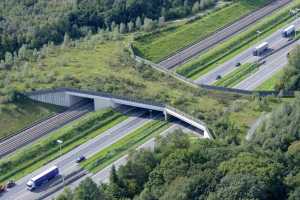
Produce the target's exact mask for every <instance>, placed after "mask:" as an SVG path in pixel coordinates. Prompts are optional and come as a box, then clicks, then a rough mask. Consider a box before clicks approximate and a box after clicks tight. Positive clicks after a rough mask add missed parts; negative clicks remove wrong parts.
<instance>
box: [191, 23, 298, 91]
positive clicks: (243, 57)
mask: <svg viewBox="0 0 300 200" xmlns="http://www.w3.org/2000/svg"><path fill="white" fill-rule="evenodd" d="M291 24H294V25H295V26H296V29H297V30H299V29H300V19H297V20H294V21H293V22H292V23H291ZM287 26H289V25H287ZM281 31H282V30H278V31H276V32H275V33H273V34H272V35H270V36H269V37H267V38H266V39H265V40H263V41H266V42H268V43H269V45H270V46H269V47H270V49H273V50H274V49H279V48H280V47H282V46H284V45H285V44H287V43H288V42H289V41H288V39H287V38H284V37H282V35H281ZM263 41H260V42H259V43H257V44H255V45H254V46H253V47H251V48H249V49H247V50H245V51H244V52H242V53H241V54H239V55H237V56H236V57H234V58H233V59H231V60H229V61H227V62H225V63H223V64H221V65H219V66H218V67H216V68H215V69H213V70H211V71H209V72H208V73H207V74H204V75H203V76H201V77H200V78H199V79H197V80H195V82H196V83H199V84H207V85H212V84H213V83H214V82H215V81H216V80H217V77H218V76H219V75H220V76H222V77H224V76H226V75H227V74H229V73H230V72H232V71H234V70H235V69H237V67H236V64H237V63H241V64H245V63H252V62H254V61H257V60H259V59H260V57H258V56H253V54H252V53H253V48H254V47H256V46H257V45H259V44H261V43H262V42H263ZM281 53H282V51H280V52H276V53H275V54H274V55H272V56H270V57H271V60H272V59H273V58H274V57H276V56H279V57H280V58H281V57H282V55H280V54H281ZM268 60H270V59H269V58H267V59H266V61H267V65H269V64H270V63H268ZM277 60H278V59H277ZM263 76H268V73H267V74H265V75H263Z"/></svg>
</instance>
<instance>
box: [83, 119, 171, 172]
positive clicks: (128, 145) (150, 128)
mask: <svg viewBox="0 0 300 200" xmlns="http://www.w3.org/2000/svg"><path fill="white" fill-rule="evenodd" d="M167 127H169V124H168V122H166V121H152V122H149V123H147V124H146V125H144V126H142V127H140V128H138V129H137V130H135V131H133V132H132V133H130V134H129V135H127V136H125V137H124V138H123V139H121V140H119V141H118V142H116V143H114V144H113V145H111V146H109V147H107V148H105V149H103V150H102V151H100V152H98V153H97V154H95V155H94V156H93V157H91V158H90V159H88V160H86V161H85V162H83V163H82V164H81V166H82V167H83V168H85V169H87V170H89V171H90V172H92V173H96V172H98V171H100V170H102V169H103V168H105V167H106V166H107V165H109V164H111V163H113V162H114V161H116V160H117V159H119V158H121V157H122V156H124V155H125V154H127V153H128V152H129V151H130V150H133V149H135V148H137V147H138V146H139V145H141V144H143V143H145V142H146V141H147V140H149V139H150V138H152V137H154V136H156V135H158V134H159V133H161V132H162V131H163V130H165V129H166V128H167Z"/></svg>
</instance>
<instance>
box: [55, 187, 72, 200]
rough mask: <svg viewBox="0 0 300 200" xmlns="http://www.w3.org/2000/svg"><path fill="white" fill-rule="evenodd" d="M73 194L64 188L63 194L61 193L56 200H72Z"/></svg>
mask: <svg viewBox="0 0 300 200" xmlns="http://www.w3.org/2000/svg"><path fill="white" fill-rule="evenodd" d="M73 199H74V194H73V192H72V190H71V189H69V188H66V189H65V190H64V191H63V193H61V194H60V195H59V196H58V197H57V198H56V200H73Z"/></svg>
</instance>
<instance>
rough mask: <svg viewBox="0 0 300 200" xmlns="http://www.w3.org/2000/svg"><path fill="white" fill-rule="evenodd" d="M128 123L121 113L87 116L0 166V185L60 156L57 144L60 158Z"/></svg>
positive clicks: (41, 140) (97, 113)
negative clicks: (111, 129)
mask: <svg viewBox="0 0 300 200" xmlns="http://www.w3.org/2000/svg"><path fill="white" fill-rule="evenodd" d="M125 119H127V117H126V116H124V115H122V114H121V113H118V112H115V111H113V110H111V109H108V110H104V111H99V112H95V113H90V114H89V115H88V116H86V117H85V118H83V119H80V120H78V121H75V122H73V123H71V124H69V125H67V126H64V127H63V128H61V129H59V130H57V131H55V132H54V133H52V134H51V135H50V136H49V137H46V138H42V139H40V140H39V141H38V142H36V143H35V144H34V145H31V146H27V147H25V148H22V149H20V150H19V151H17V152H16V153H15V154H13V155H12V156H10V157H7V158H4V159H2V160H1V162H0V172H1V173H0V182H3V181H6V180H8V179H15V180H17V179H19V178H21V177H23V176H25V175H26V174H28V173H30V172H33V171H34V170H36V169H38V168H40V167H41V166H43V165H45V164H46V163H48V162H50V161H52V160H54V159H56V158H58V157H59V156H60V152H59V145H58V144H57V142H56V141H57V140H58V139H60V140H63V141H64V143H63V144H62V154H65V153H67V152H69V151H71V150H72V149H74V148H75V147H77V146H79V145H81V144H83V143H85V142H86V141H88V140H90V139H91V138H93V137H95V136H97V135H99V134H101V133H103V132H104V131H106V130H108V129H109V128H111V127H113V126H115V125H116V124H118V123H120V122H121V121H123V120H125Z"/></svg>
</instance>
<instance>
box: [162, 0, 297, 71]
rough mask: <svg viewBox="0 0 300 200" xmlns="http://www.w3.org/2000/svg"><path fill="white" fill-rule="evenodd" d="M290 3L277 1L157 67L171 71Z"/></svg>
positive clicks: (285, 0) (283, 0) (281, 0)
mask: <svg viewBox="0 0 300 200" xmlns="http://www.w3.org/2000/svg"><path fill="white" fill-rule="evenodd" d="M289 2H291V0H278V1H274V2H273V3H271V4H269V5H267V6H265V7H263V8H261V9H259V10H257V11H255V12H253V13H251V14H249V15H247V16H245V17H243V18H241V19H240V20H238V21H236V22H235V23H233V24H231V25H229V26H227V27H225V28H223V29H221V30H219V31H217V32H216V33H214V34H212V35H211V36H209V37H207V38H205V39H203V40H201V41H199V42H198V43H196V44H194V45H192V46H190V47H187V48H185V49H183V50H182V51H180V52H178V53H176V54H174V55H172V56H170V57H168V58H167V59H165V60H163V61H161V62H160V63H159V65H161V66H162V67H164V68H166V69H172V68H174V67H176V66H179V65H181V64H183V63H184V62H186V61H187V60H189V59H191V58H192V57H195V56H197V55H198V54H200V53H201V52H204V51H206V50H208V49H209V48H211V47H213V46H215V45H217V44H219V43H220V42H222V41H224V40H226V39H228V38H230V37H232V36H233V35H235V34H238V33H239V32H241V31H242V30H244V29H245V28H246V27H248V26H249V25H251V24H253V23H255V22H256V21H258V20H259V19H261V18H263V17H265V16H267V15H269V14H271V13H272V12H273V11H275V10H276V9H278V8H280V7H282V6H284V5H286V4H287V3H289Z"/></svg>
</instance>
